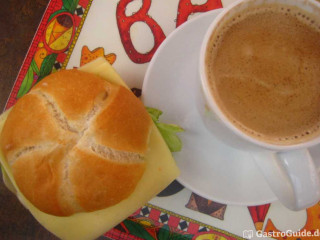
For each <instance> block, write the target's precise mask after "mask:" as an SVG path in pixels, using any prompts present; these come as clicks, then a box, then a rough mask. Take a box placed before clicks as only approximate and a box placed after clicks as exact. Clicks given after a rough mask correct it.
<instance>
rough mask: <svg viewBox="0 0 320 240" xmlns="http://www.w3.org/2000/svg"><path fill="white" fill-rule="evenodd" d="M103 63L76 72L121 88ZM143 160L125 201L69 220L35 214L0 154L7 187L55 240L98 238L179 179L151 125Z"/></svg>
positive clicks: (2, 118)
mask: <svg viewBox="0 0 320 240" xmlns="http://www.w3.org/2000/svg"><path fill="white" fill-rule="evenodd" d="M106 62H107V61H106V60H104V61H102V60H101V58H100V59H97V60H95V61H94V62H91V63H89V64H88V65H86V66H85V67H83V68H81V69H80V70H82V71H87V72H91V73H95V71H96V70H95V69H98V70H99V73H100V76H102V77H106V79H108V80H109V81H112V82H115V83H118V84H124V82H123V81H122V80H121V78H120V77H119V75H118V74H117V73H116V72H115V70H114V69H113V68H112V67H111V65H110V64H109V63H108V62H107V64H105V63H106ZM100 65H103V68H104V69H105V70H104V71H105V72H108V73H102V72H103V71H102V69H101V68H100V67H99V66H100ZM7 115H8V111H7V112H5V113H4V114H2V115H1V116H0V132H1V131H2V128H3V125H4V122H5V120H6V118H7ZM145 159H146V162H147V167H146V171H145V173H144V175H143V176H142V179H141V181H140V182H139V183H138V185H137V187H136V189H135V190H134V192H133V193H132V195H131V196H130V197H129V198H127V199H125V200H123V201H121V202H120V203H118V204H117V205H114V206H112V207H109V208H106V209H103V210H99V211H96V212H91V213H77V214H74V215H72V216H70V217H56V216H52V215H49V214H46V213H43V212H41V211H39V210H38V209H37V208H35V207H34V206H33V205H32V204H31V203H30V202H29V201H28V200H27V199H26V198H25V197H24V196H23V195H22V193H21V192H20V191H19V189H18V188H17V185H16V183H15V181H14V178H13V176H12V173H11V171H10V168H9V166H8V164H7V162H6V161H5V160H4V157H3V154H2V153H1V151H0V162H1V164H2V167H3V172H4V173H5V174H3V177H4V182H5V184H6V185H7V187H8V188H9V189H10V190H11V191H13V192H16V195H17V197H18V199H19V200H20V201H21V203H22V204H23V205H24V206H25V207H26V208H27V209H29V211H30V212H31V214H32V215H33V216H34V217H35V218H36V219H37V220H38V221H39V222H40V224H42V225H43V226H44V227H45V228H47V229H48V230H49V231H50V232H52V233H53V234H55V235H56V236H58V237H59V238H61V239H67V240H69V239H70V240H73V239H75V240H82V239H95V238H97V237H99V236H100V235H102V234H103V233H105V232H106V231H108V230H110V229H111V228H112V227H114V226H115V225H117V224H118V223H119V222H121V221H122V220H124V219H125V218H126V217H128V216H129V215H131V214H132V213H133V212H135V211H136V210H137V209H138V208H139V207H141V206H142V205H143V204H145V203H146V202H147V201H149V200H150V199H151V198H153V197H154V196H155V195H156V194H158V193H159V192H160V191H161V190H163V189H164V188H165V187H166V186H167V185H169V184H170V183H171V182H172V181H173V180H174V179H175V178H176V177H177V176H178V175H179V170H178V168H177V166H176V164H175V162H174V159H173V158H172V155H171V152H170V151H169V149H168V147H167V145H166V143H165V142H164V140H163V138H162V136H161V134H160V133H159V131H158V129H157V128H156V127H155V125H153V127H152V130H151V136H150V143H149V150H148V152H147V154H146V158H145Z"/></svg>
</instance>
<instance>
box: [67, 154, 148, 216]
mask: <svg viewBox="0 0 320 240" xmlns="http://www.w3.org/2000/svg"><path fill="white" fill-rule="evenodd" d="M145 164H146V163H145V162H144V161H143V162H137V163H118V162H115V161H113V160H109V159H105V158H102V157H101V156H99V155H97V154H95V153H93V152H92V151H83V150H80V149H76V150H75V151H74V159H73V160H72V161H71V164H70V168H69V175H70V181H71V185H72V186H73V192H74V194H75V197H76V199H77V201H78V202H79V203H80V205H81V207H83V208H84V209H85V210H86V211H94V210H96V209H102V208H105V207H109V206H112V205H114V204H116V203H119V202H120V201H121V200H122V199H125V198H127V197H128V196H130V194H131V193H132V192H133V190H134V188H135V186H136V184H137V182H138V181H139V180H140V178H141V177H142V174H143V172H144V170H145ZM106 172H107V174H106ZM84 176H85V177H84Z"/></svg>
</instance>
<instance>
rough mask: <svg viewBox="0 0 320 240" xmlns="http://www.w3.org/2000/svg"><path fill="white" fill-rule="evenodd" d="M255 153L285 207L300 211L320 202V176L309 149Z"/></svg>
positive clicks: (272, 188) (257, 162) (261, 169)
mask: <svg viewBox="0 0 320 240" xmlns="http://www.w3.org/2000/svg"><path fill="white" fill-rule="evenodd" d="M252 154H253V157H254V159H255V163H256V165H257V166H258V168H259V169H260V171H261V173H262V174H263V176H264V177H265V179H266V181H267V182H268V184H269V186H270V188H271V190H272V191H273V193H274V194H275V195H276V196H277V198H278V199H279V201H280V202H281V203H282V204H283V205H284V206H286V207H287V208H289V209H291V210H294V211H298V210H302V209H305V208H307V207H310V206H313V205H314V204H316V203H317V202H318V201H319V199H320V181H319V173H318V172H317V168H316V166H315V164H314V162H313V160H312V157H311V156H310V153H309V151H308V149H300V150H293V151H288V152H276V153H275V152H263V153H252Z"/></svg>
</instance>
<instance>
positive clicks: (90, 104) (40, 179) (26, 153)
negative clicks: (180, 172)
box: [0, 70, 151, 216]
mask: <svg viewBox="0 0 320 240" xmlns="http://www.w3.org/2000/svg"><path fill="white" fill-rule="evenodd" d="M150 126H151V119H150V117H149V116H148V113H147V112H146V110H145V108H144V106H143V104H142V103H141V102H140V100H138V99H137V98H136V97H135V96H134V95H133V94H132V93H131V92H130V91H129V90H127V89H126V88H124V87H122V86H118V85H114V84H111V83H109V82H107V81H106V80H104V79H102V78H100V77H97V76H95V75H92V74H89V73H84V72H80V71H77V70H63V71H60V72H58V73H54V74H52V75H50V76H49V77H47V78H45V79H43V80H42V81H41V82H40V83H39V84H38V85H36V86H35V87H34V88H33V89H32V90H31V92H30V93H28V94H27V95H25V96H24V97H22V98H21V99H19V101H18V102H17V104H16V105H15V106H14V108H13V109H12V111H11V112H10V114H9V116H8V118H7V120H6V123H5V125H4V128H3V131H2V133H1V136H0V144H1V146H0V147H1V149H2V151H3V152H4V155H5V157H6V160H7V161H8V163H9V164H10V165H11V167H12V171H13V175H14V177H15V180H16V182H17V185H18V186H19V188H20V190H21V192H22V193H23V194H24V195H25V196H26V197H27V199H29V200H30V201H31V202H32V203H33V204H34V205H35V206H36V207H38V208H39V209H40V210H42V211H44V212H46V213H49V214H53V215H59V216H67V215H70V214H73V213H75V212H81V211H94V210H99V209H103V208H106V207H108V206H111V205H114V204H116V203H118V202H120V201H121V200H123V199H125V198H127V197H128V196H129V195H130V194H131V193H132V192H133V191H134V189H135V186H136V184H137V183H138V182H139V180H140V178H141V177H142V175H143V172H144V169H145V162H144V160H143V155H144V154H145V152H146V150H147V145H148V138H149V132H150Z"/></svg>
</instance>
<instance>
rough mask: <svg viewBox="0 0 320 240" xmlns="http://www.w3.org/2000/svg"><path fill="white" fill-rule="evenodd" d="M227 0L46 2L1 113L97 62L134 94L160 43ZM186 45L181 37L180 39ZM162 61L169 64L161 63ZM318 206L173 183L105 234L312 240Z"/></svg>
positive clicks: (319, 217)
mask: <svg viewBox="0 0 320 240" xmlns="http://www.w3.org/2000/svg"><path fill="white" fill-rule="evenodd" d="M231 2H233V0H228V1H227V0H226V1H221V0H117V1H98V0H94V1H93V0H51V1H50V2H49V4H48V7H47V9H46V11H45V13H44V15H43V18H42V20H41V23H40V25H39V27H38V30H37V32H36V33H35V36H34V39H33V41H32V43H31V46H30V49H29V51H28V53H27V55H26V58H25V60H24V63H23V65H22V67H21V69H20V72H19V74H18V76H17V79H16V82H15V84H14V86H13V89H12V92H11V95H10V97H9V99H8V102H7V105H6V108H7V109H8V108H10V107H11V106H13V105H14V104H15V102H16V101H17V100H18V99H19V98H20V97H22V96H23V95H24V94H26V93H27V92H28V91H29V90H30V88H31V87H32V86H33V85H34V84H36V83H37V82H38V81H40V80H41V79H42V78H44V77H45V76H47V75H48V74H50V73H51V72H55V71H59V70H60V69H70V68H78V67H80V66H82V65H84V64H86V63H88V62H90V61H92V60H94V59H96V58H97V57H101V56H102V57H105V58H106V59H107V60H108V61H109V62H110V63H111V64H112V65H113V67H114V68H115V69H116V70H117V72H118V73H119V74H120V75H121V77H122V78H123V79H124V80H125V81H126V82H127V84H128V85H129V86H130V87H131V88H132V89H133V91H134V93H135V94H136V95H140V94H141V90H140V89H141V86H142V83H143V78H144V74H145V71H146V69H147V67H148V63H149V62H150V60H151V59H152V57H153V55H154V53H155V51H156V50H157V48H158V47H159V46H160V45H161V43H162V42H163V41H164V40H165V38H166V37H167V36H168V35H169V34H170V33H171V32H172V31H173V30H174V29H175V28H178V27H179V26H180V25H182V24H183V23H185V22H186V21H188V20H189V19H191V18H195V17H197V16H198V15H199V14H202V13H203V12H207V11H210V10H214V9H218V8H222V7H225V6H226V5H228V4H229V3H231ZM186 41H187V39H186ZM168 61H170V59H168ZM319 229H320V203H318V204H316V205H315V206H313V207H311V208H308V209H306V210H303V211H298V212H293V211H290V210H288V209H286V208H285V207H283V206H282V205H281V204H280V203H279V202H274V203H268V204H264V205H259V206H233V205H226V204H222V203H217V202H214V201H211V200H208V199H205V198H203V197H201V196H198V195H197V194H195V193H193V192H191V191H190V190H188V189H187V188H184V187H183V186H181V185H180V184H179V183H178V182H174V183H173V184H171V185H170V186H169V188H167V189H166V190H165V191H164V192H162V193H161V194H159V195H158V196H157V197H155V198H154V199H152V200H151V201H150V202H149V203H148V204H146V205H145V206H143V207H141V208H140V209H137V211H136V212H135V213H133V214H132V215H131V216H130V217H129V218H127V219H126V220H124V221H123V222H122V223H120V224H119V225H118V226H116V227H115V228H114V229H112V230H111V231H109V232H107V233H105V237H107V238H110V239H132V240H133V239H135V240H138V239H148V240H149V239H150V240H153V239H158V240H160V239H190V240H191V239H193V240H204V239H207V240H218V239H219V240H223V239H227V240H233V239H243V238H245V239H250V238H252V239H257V238H262V237H263V238H264V239H268V238H275V239H295V240H304V239H320V232H319Z"/></svg>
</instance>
